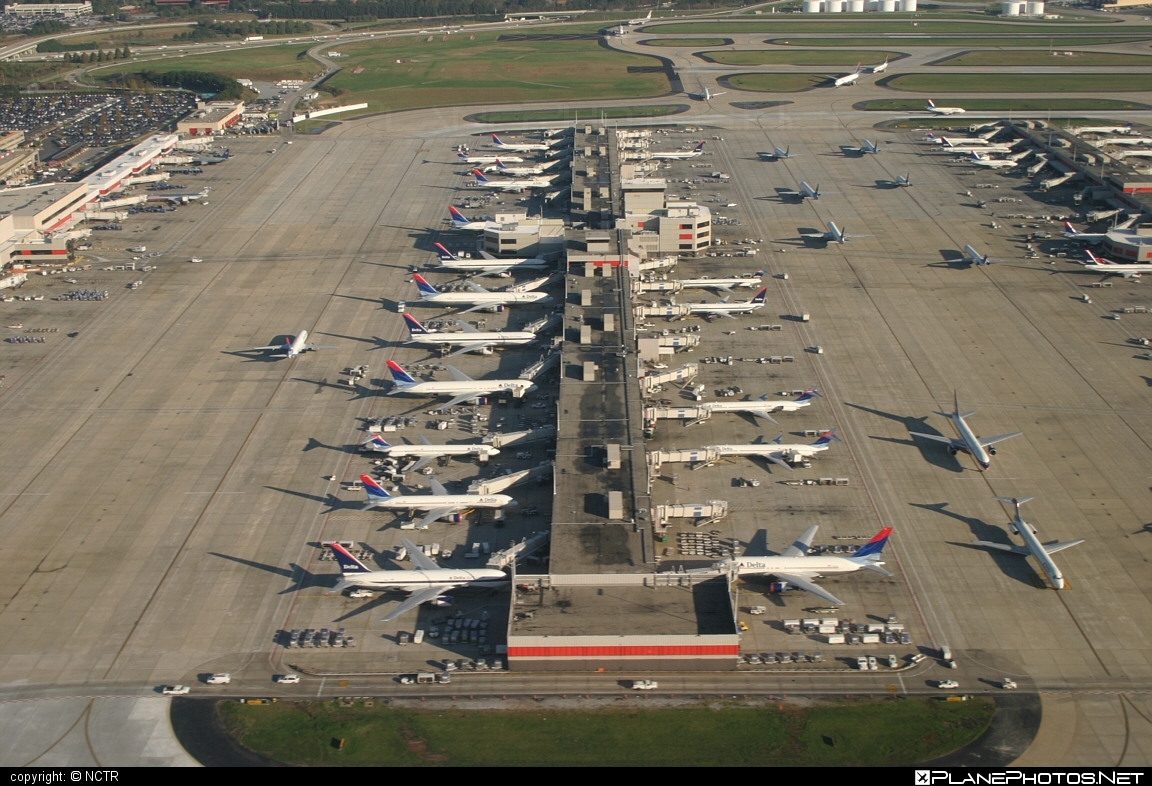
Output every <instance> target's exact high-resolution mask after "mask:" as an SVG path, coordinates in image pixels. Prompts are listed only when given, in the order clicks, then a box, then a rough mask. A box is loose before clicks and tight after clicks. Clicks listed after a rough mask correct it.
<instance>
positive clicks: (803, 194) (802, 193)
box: [777, 180, 820, 202]
mask: <svg viewBox="0 0 1152 786" xmlns="http://www.w3.org/2000/svg"><path fill="white" fill-rule="evenodd" d="M777 193H779V194H780V196H786V197H795V198H797V199H799V200H800V201H801V202H803V201H804V200H805V199H820V184H819V183H817V184H816V188H812V186H810V185H808V184H807V183H805V182H804V181H803V180H801V181H800V190H799V191H793V190H791V189H784V190H781V191H779V192H777Z"/></svg>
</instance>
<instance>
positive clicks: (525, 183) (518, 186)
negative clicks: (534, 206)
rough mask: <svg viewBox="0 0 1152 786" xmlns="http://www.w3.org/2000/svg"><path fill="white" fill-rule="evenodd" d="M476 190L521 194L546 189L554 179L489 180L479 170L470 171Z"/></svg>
mask: <svg viewBox="0 0 1152 786" xmlns="http://www.w3.org/2000/svg"><path fill="white" fill-rule="evenodd" d="M472 176H473V177H475V178H476V186H477V187H478V188H491V189H494V190H496V191H509V192H515V193H517V194H521V193H523V192H525V191H528V190H531V189H539V188H548V186H550V185H552V181H553V180H555V179H556V178H555V177H533V178H529V179H525V180H489V179H488V178H486V177H484V173H483V172H481V171H480V170H479V169H473V170H472Z"/></svg>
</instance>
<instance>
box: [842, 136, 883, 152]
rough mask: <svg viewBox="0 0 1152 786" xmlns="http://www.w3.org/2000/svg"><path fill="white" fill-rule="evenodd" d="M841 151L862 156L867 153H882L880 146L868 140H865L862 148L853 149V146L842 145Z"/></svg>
mask: <svg viewBox="0 0 1152 786" xmlns="http://www.w3.org/2000/svg"><path fill="white" fill-rule="evenodd" d="M840 149H841V150H843V151H844V152H845V153H859V154H860V155H864V154H865V153H879V152H880V146H879V145H874V144H872V143H871V142H869V141H868V140H867V139H865V140H864V144H862V145H860V147H852V146H851V145H840Z"/></svg>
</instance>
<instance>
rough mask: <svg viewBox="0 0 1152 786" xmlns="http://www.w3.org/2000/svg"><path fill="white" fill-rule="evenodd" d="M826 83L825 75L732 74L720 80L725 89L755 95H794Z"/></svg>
mask: <svg viewBox="0 0 1152 786" xmlns="http://www.w3.org/2000/svg"><path fill="white" fill-rule="evenodd" d="M827 81H828V77H827V76H826V75H825V74H734V75H732V76H726V77H721V78H720V82H721V83H723V85H725V86H727V87H731V88H733V89H735V90H749V91H752V92H755V93H795V92H796V91H798V90H807V89H808V88H810V87H816V86H817V85H820V84H823V83H825V82H827Z"/></svg>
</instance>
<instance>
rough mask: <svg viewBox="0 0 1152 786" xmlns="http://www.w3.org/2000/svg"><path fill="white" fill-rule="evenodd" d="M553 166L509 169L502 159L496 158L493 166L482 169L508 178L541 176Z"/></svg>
mask: <svg viewBox="0 0 1152 786" xmlns="http://www.w3.org/2000/svg"><path fill="white" fill-rule="evenodd" d="M552 166H554V165H549V166H547V167H543V166H521V167H510V166H506V165H505V164H504V161H503V160H502V159H499V158H497V159H496V164H495V165H494V166H489V167H484V171H485V172H496V173H497V174H500V175H508V176H509V177H531V176H533V175H542V174H544V171H545V170H546V169H551V168H552Z"/></svg>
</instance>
